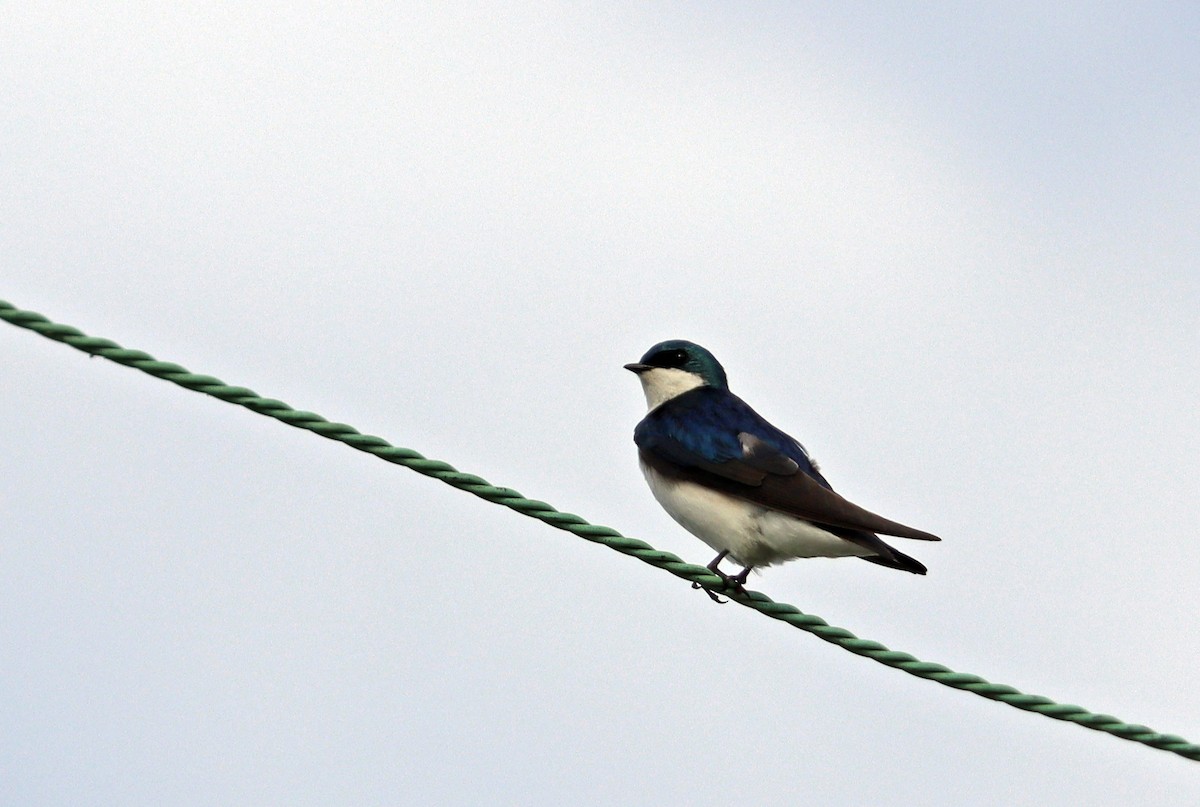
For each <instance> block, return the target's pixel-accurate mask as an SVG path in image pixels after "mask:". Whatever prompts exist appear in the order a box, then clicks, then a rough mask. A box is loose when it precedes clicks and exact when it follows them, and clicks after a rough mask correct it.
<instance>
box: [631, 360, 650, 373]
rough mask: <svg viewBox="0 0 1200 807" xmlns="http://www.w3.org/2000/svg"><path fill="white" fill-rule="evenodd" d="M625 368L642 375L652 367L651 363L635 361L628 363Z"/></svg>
mask: <svg viewBox="0 0 1200 807" xmlns="http://www.w3.org/2000/svg"><path fill="white" fill-rule="evenodd" d="M625 369H626V370H628V371H629V372H631V373H637V374H638V375H641V374H642V373H644V372H646V371H647V370H650V369H652V368H651V366H650V365H649V364H638V363H637V362H634V363H633V364H626V365H625Z"/></svg>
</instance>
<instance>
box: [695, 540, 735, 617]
mask: <svg viewBox="0 0 1200 807" xmlns="http://www.w3.org/2000/svg"><path fill="white" fill-rule="evenodd" d="M728 554H729V550H728V549H723V550H721V552H720V553H719V554H718V555H717V556H716V557H715V558H713V559H712V562H710V563H709V564H708V565H707V566H705V567H704V568H706V569H708V570H709V571H710V572H712V573H713V574H715V575H716V576H717V577H719V578H721V582H723V583H724V584H725V587H726V588H727V587H728V586H729V580H730V577H729V575H727V574H725V572H723V571H721V570H720V569H719V568H718V567H719V566H720V565H721V561H723V560H725V556H726V555H728ZM692 588H703V589H704V593H705V594H707V595H708V598H709V599H710V600H712V601H713V602H715V603H718V604H721V605H724V604H725V602H727V601H726V600H723V599H721V598H720V597H718V596H717V595H716V594H714V593H713V591H712V589H709V588H705V587H704V586H702V585H700V584H699V583H692Z"/></svg>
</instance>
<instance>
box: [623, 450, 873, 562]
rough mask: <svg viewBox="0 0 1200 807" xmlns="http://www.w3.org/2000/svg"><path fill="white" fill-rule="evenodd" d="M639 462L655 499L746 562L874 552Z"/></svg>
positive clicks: (711, 543)
mask: <svg viewBox="0 0 1200 807" xmlns="http://www.w3.org/2000/svg"><path fill="white" fill-rule="evenodd" d="M641 466H642V473H643V474H644V475H645V477H646V482H648V483H649V485H650V491H651V492H652V493H653V494H654V498H655V499H657V500H658V503H659V504H661V505H662V507H663V509H664V510H666V511H667V513H668V514H669V515H670V516H671V518H673V519H675V520H676V521H677V522H679V524H680V525H682V526H683V528H684V529H685V530H687V531H688V532H690V533H692V534H693V535H695V536H696V537H697V538H699V539H700V540H701V541H703V542H704V543H706V544H708V545H709V546H710V547H712V548H713V549H714V550H716V551H717V552H724V551H725V550H728V551H729V555H730V556H731V557H732V558H733V559H734V560H735V561H737V562H738V563H741V564H742V565H743V566H770V565H771V564H774V563H782V562H784V561H787V560H792V559H794V558H842V557H849V556H853V555H858V556H861V555H870V554H872V552H871V551H870V550H869V549H866V548H864V547H861V546H859V545H858V544H855V543H852V542H850V541H847V540H845V539H844V538H839V537H837V536H836V535H834V534H833V533H831V532H828V531H827V530H824V529H821V528H820V527H818V526H816V525H814V524H811V523H809V522H807V521H804V520H803V519H799V518H796V517H794V516H790V515H787V514H786V513H781V512H779V511H778V510H772V509H770V508H767V507H763V506H762V505H758V504H754V503H752V502H747V501H745V500H743V499H738V498H736V497H733V496H729V495H727V494H725V493H721V492H719V491H715V490H712V489H711V488H706V487H704V486H703V485H697V484H695V483H694V482H681V481H679V480H676V479H668V478H666V477H664V476H662V475H661V474H659V473H658V472H657V471H655V470H654V469H652V468H650V467H649V466H647V465H646V464H645V463H641Z"/></svg>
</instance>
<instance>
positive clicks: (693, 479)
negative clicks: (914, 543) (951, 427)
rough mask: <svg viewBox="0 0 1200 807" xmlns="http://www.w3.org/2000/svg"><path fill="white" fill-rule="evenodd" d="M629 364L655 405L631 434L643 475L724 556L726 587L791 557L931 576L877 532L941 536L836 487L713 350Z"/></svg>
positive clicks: (665, 349)
mask: <svg viewBox="0 0 1200 807" xmlns="http://www.w3.org/2000/svg"><path fill="white" fill-rule="evenodd" d="M625 369H626V370H630V371H632V372H634V373H636V374H637V377H638V380H639V381H641V382H642V391H643V392H644V393H645V394H646V404H647V406H648V407H649V409H650V411H649V413H647V415H646V417H645V418H643V419H642V422H641V423H639V424H638V425H637V428H636V429H635V430H634V433H633V440H634V442H635V443H637V447H638V459H639V464H640V465H641V468H642V473H643V474H644V475H645V477H646V481H647V482H648V483H649V485H650V490H651V492H652V493H653V494H654V498H655V499H657V500H658V503H659V504H661V505H662V507H663V509H664V510H666V511H667V513H668V514H670V516H671V518H673V519H675V520H676V521H678V522H679V523H680V524H681V525H682V526H683V527H684V529H686V530H687V531H688V532H690V533H692V534H693V535H695V536H696V537H697V538H699V539H700V540H701V541H703V542H704V543H706V544H708V545H709V546H710V547H712V548H713V549H714V550H716V551H717V552H718V553H719V554H718V555H717V557H716V558H714V559H713V561H712V562H711V563H709V564H708V568H709V569H710V570H711V571H713V572H714V573H716V574H717V575H718V576H720V577H721V578H722V579H723V580H724V581H725V584H726V587H727V588H730V589H732V590H735V591H741V590H743V589H742V586H743V584H744V583H745V582H746V577H747V575H749V574H750V570H751V569H753V568H754V567H756V566H771V565H773V564H776V563H783V562H785V561H789V560H794V559H795V558H814V557H823V558H841V557H851V556H853V557H859V558H862V559H863V560H869V561H871V562H872V563H877V564H879V565H880V566H888V567H891V568H893V569H902V570H904V571H906V572H912V573H913V574H925V571H926V569H925V566H923V565H922V564H921V563H920V561H917V560H916V559H914V558H910V557H909V556H908V555H905V554H904V553H903V552H899V551H898V550H896V549H894V548H892V547H891V546H889V545H888V544H886V543H884V542H883V541H882V540H881V539H880V538H879V536H878V535H876V533H883V534H884V535H897V536H900V537H903V538H915V539H917V540H919V541H939V540H941V539H940V538H938V537H937V536H936V535H931V534H929V533H927V532H922V531H921V530H916V529H913V528H912V527H906V526H904V525H903V524H898V523H896V522H895V521H890V520H888V519H886V518H883V517H882V516H877V515H875V514H874V513H872V512H870V511H867V510H864V509H863V508H861V507H859V506H858V505H855V504H851V503H850V502H848V501H847V500H846V499H843V498H842V497H841V496H839V495H838V494H837V493H834V492H833V488H832V487H830V485H829V483H828V482H827V481H825V477H824V476H822V475H821V472H820V471H819V470H818V469H817V465H816V463H815V462H813V460H812V458H811V457H810V456H809V455H808V451H806V450H805V448H804V446H802V445H801V444H800V443H799V442H798V441H797V440H795V439H794V438H792V437H789V436H788V435H787V434H785V433H784V432H782V431H780V430H779V429H777V428H775V427H774V426H772V425H771V424H770V423H768V422H767V421H766V419H764V418H763V417H762V416H761V415H759V414H758V413H757V412H755V411H754V410H753V409H751V408H750V406H749V405H748V404H746V403H745V402H744V401H743V400H742V399H741V398H739V397H737V396H736V395H734V394H733V393H732V392H730V391H729V384H728V382H727V381H726V379H725V369H724V368H723V367H721V364H720V363H719V362H718V361H717V360H716V358H715V357H714V356H713V354H711V353H709V352H708V351H707V350H705V349H704V348H702V347H700V346H699V345H697V344H694V343H692V342H688V341H685V340H682V339H672V340H670V341H667V342H660V343H659V344H657V345H655V346H654V347H652V348H650V350H648V351H647V352H646V355H644V356H642V360H641V361H639V362H636V363H634V364H626V365H625ZM726 557H728V558H730V559H731V560H734V561H736V562H737V563H739V564H741V566H742V570H741V572H739V573H738V574H737V575H736V576H730V575H727V574H725V573H724V572H722V571H720V569H719V568H718V566H719V564H720V563H721V561H722V560H723V559H724V558H726ZM697 587H698V586H697ZM708 593H709V596H711V597H713V599H716V597H715V595H713V593H712V592H711V591H710V592H708Z"/></svg>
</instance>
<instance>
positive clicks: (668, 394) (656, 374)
mask: <svg viewBox="0 0 1200 807" xmlns="http://www.w3.org/2000/svg"><path fill="white" fill-rule="evenodd" d="M638 380H639V381H641V382H642V392H644V393H645V394H646V407H647V408H649V409H653V408H654V407H656V406H658V405H660V404H663V403H666V402H667V401H669V400H671V399H672V398H674V397H676V396H677V395H682V394H683V393H685V392H687V391H688V390H693V389H695V388H696V387H703V386H704V379H703V378H701V377H700V376H698V375H697V374H695V373H689V372H688V371H687V370H680V369H677V368H675V367H655V368H654V369H653V370H647V371H646V372H644V373H639V374H638Z"/></svg>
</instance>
